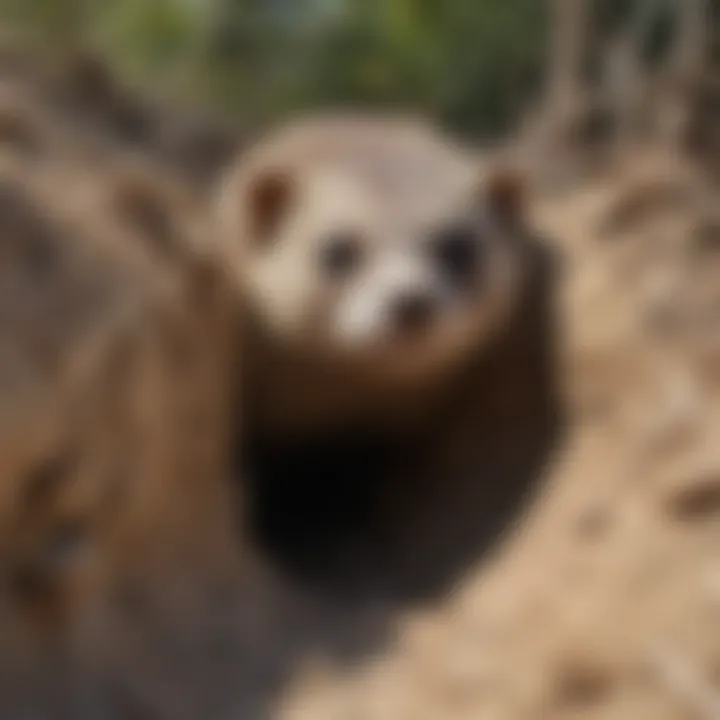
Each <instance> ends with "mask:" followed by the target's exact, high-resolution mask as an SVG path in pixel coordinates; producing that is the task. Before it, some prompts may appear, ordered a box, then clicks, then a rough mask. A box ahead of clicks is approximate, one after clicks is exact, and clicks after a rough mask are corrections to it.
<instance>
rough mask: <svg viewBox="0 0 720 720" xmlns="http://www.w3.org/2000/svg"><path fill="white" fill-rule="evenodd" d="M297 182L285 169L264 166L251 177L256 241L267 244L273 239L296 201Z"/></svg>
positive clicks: (252, 228) (252, 235)
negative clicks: (265, 168) (294, 198)
mask: <svg viewBox="0 0 720 720" xmlns="http://www.w3.org/2000/svg"><path fill="white" fill-rule="evenodd" d="M294 190H295V187H294V182H293V178H292V176H291V174H290V173H289V172H288V171H287V170H284V169H281V168H274V169H271V170H264V171H261V172H260V173H258V174H257V175H255V176H254V177H252V178H250V180H249V182H248V186H247V196H246V203H247V204H246V212H247V221H248V232H249V234H250V238H251V240H252V242H253V243H254V244H255V245H256V246H258V245H265V244H267V243H269V242H271V241H272V239H273V237H274V236H275V235H276V233H277V231H278V228H279V226H280V223H281V222H282V220H283V218H284V217H285V214H286V213H287V210H288V208H289V206H290V203H291V202H292V199H293V195H294Z"/></svg>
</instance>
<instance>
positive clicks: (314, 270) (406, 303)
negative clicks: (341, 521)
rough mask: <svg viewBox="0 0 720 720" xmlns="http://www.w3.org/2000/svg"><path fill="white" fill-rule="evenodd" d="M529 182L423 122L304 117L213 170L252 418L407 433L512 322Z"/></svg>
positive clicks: (300, 430) (314, 428)
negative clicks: (218, 180)
mask: <svg viewBox="0 0 720 720" xmlns="http://www.w3.org/2000/svg"><path fill="white" fill-rule="evenodd" d="M522 206H523V187H522V182H521V179H520V178H519V176H518V175H517V173H514V172H513V171H511V170H510V169H507V168H490V167H488V166H487V164H484V163H483V162H482V161H479V160H478V159H477V158H476V157H474V155H473V154H472V153H470V152H468V151H467V150H466V149H465V148H463V147H461V146H460V145H459V144H457V143H454V142H452V141H451V140H450V139H448V138H447V137H445V136H444V135H443V134H441V133H440V132H439V131H438V130H436V129H435V128H433V127H432V126H430V125H428V124H425V123H423V122H421V121H419V120H415V119H407V118H399V117H384V116H379V115H353V116H351V115H346V116H340V115H332V116H323V117H315V118H312V119H305V120H301V121H298V122H296V123H294V124H290V125H289V126H287V127H285V128H282V129H280V130H279V131H278V132H276V133H274V134H271V135H270V136H269V137H268V138H267V139H266V140H265V141H263V142H261V143H259V144H258V145H257V146H256V147H255V148H254V149H253V150H252V151H251V152H250V153H249V154H248V155H247V156H245V157H243V158H241V160H240V162H239V163H238V165H237V166H236V167H234V168H232V169H231V170H230V172H229V173H228V174H227V176H226V177H225V178H224V180H223V185H222V188H221V191H220V217H221V223H222V237H223V244H224V248H225V251H226V252H227V253H228V257H229V258H230V263H231V265H232V273H233V277H234V278H235V281H236V283H237V287H238V288H239V290H240V291H241V295H242V305H243V308H244V318H245V320H244V322H245V329H244V332H245V337H246V341H245V344H244V346H243V347H244V364H245V370H244V374H245V375H247V378H246V382H244V383H242V386H243V388H244V389H245V391H246V392H247V393H248V394H249V398H250V397H251V400H250V399H248V403H249V404H250V406H251V407H252V410H251V416H252V419H251V420H248V422H249V423H251V425H253V427H254V428H255V429H260V428H262V432H263V434H265V433H266V432H267V433H269V434H271V435H272V436H274V437H281V436H282V437H318V436H320V435H322V434H324V433H327V432H328V431H333V432H336V431H343V430H347V431H348V432H352V431H359V430H372V431H378V430H382V432H385V431H387V432H388V433H397V432H400V433H403V432H406V431H409V430H410V428H412V427H413V426H415V425H417V423H419V422H422V420H423V419H426V418H427V417H428V413H431V411H432V407H433V403H435V402H436V401H437V400H438V398H439V397H441V396H442V394H443V389H444V388H445V387H446V386H447V383H448V378H449V377H450V376H451V375H452V374H453V373H455V372H457V371H458V370H459V369H460V368H461V367H462V366H463V364H464V363H466V362H467V361H468V360H469V359H470V358H472V357H474V356H476V355H477V354H478V353H482V352H483V348H484V347H486V346H487V345H488V344H489V343H492V338H493V337H494V336H495V335H496V334H497V332H498V330H499V329H501V328H502V327H503V324H504V323H505V322H506V320H505V318H507V316H508V313H509V312H510V311H511V309H512V306H513V301H514V299H515V298H516V297H517V294H518V286H519V284H520V282H521V275H522V252H521V250H520V247H519V244H518V242H517V237H518V235H519V233H520V232H521V225H522Z"/></svg>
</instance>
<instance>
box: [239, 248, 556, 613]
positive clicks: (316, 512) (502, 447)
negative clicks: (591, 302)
mask: <svg viewBox="0 0 720 720" xmlns="http://www.w3.org/2000/svg"><path fill="white" fill-rule="evenodd" d="M535 250H536V251H537V257H536V258H535V259H537V260H538V264H537V267H536V268H535V269H536V270H537V272H536V274H535V275H534V276H532V281H531V282H529V283H528V287H527V296H526V298H525V299H524V301H523V302H522V303H521V305H520V310H519V312H518V315H517V322H516V323H514V324H513V325H512V326H511V327H510V328H509V331H508V333H507V334H506V336H505V339H504V340H502V341H501V342H499V343H498V344H497V347H496V348H495V349H494V351H493V352H492V353H489V354H488V356H487V357H483V358H482V359H481V363H482V364H481V365H480V366H479V367H476V366H473V367H472V368H470V369H469V372H471V373H472V375H471V376H470V377H471V382H470V384H468V381H467V378H465V380H463V381H461V382H460V385H459V388H458V390H459V394H458V395H457V396H453V398H451V399H450V401H449V403H448V405H447V407H444V408H443V410H444V411H445V412H440V413H439V414H435V415H436V416H434V417H433V421H432V425H433V428H431V429H429V430H428V435H427V437H413V438H412V440H410V441H398V440H397V439H395V440H394V441H392V440H390V439H388V438H387V437H386V436H378V435H373V434H369V433H368V432H355V433H347V434H339V433H333V434H331V435H328V436H324V437H322V438H321V439H319V440H315V441H313V442H309V441H307V440H305V441H303V439H301V438H295V439H294V440H292V441H289V442H286V441H282V440H281V439H279V438H277V437H272V438H267V437H257V436H253V435H252V433H251V434H250V436H249V437H248V436H243V438H242V442H238V447H240V446H242V450H241V452H240V453H239V454H240V455H242V458H239V457H238V458H236V462H235V468H236V470H237V477H238V478H239V481H238V482H239V494H240V496H241V504H242V506H243V507H244V509H245V512H243V518H244V521H245V522H247V523H249V525H250V527H249V531H250V539H251V542H252V543H253V544H254V545H255V546H256V547H258V548H259V549H260V550H261V552H262V554H263V555H264V556H265V557H266V558H267V560H268V561H269V562H270V563H271V564H272V565H274V566H275V567H277V568H279V569H280V571H281V572H282V573H283V574H284V575H285V576H287V577H291V578H292V579H294V580H295V581H299V582H300V583H301V584H303V585H310V586H311V587H312V589H313V590H315V591H318V590H319V591H320V592H321V594H323V595H326V594H327V593H328V592H329V593H330V594H332V595H335V594H336V593H340V594H341V595H345V596H349V597H351V598H353V599H356V600H360V601H362V600H365V599H368V598H376V599H392V600H400V601H402V602H406V601H415V600H419V601H423V600H432V599H433V598H438V597H440V596H442V595H444V594H445V593H446V592H448V591H450V590H451V589H452V587H453V586H454V584H455V583H456V582H457V581H458V580H459V579H460V577H461V576H462V575H463V574H465V573H466V572H467V571H468V569H469V568H470V567H471V566H473V565H474V564H475V563H476V562H477V561H478V560H480V559H481V558H482V557H483V556H484V554H485V553H486V552H487V551H491V550H492V549H493V548H494V547H496V546H497V544H498V543H499V542H502V540H503V538H504V536H505V534H506V533H507V532H508V531H511V530H512V528H513V527H515V525H516V524H517V521H518V519H519V517H520V515H521V514H522V513H523V511H524V508H526V507H527V503H528V501H531V497H532V493H533V491H534V489H535V488H536V487H537V482H538V480H540V478H541V476H542V473H543V470H544V468H545V466H546V463H547V461H548V459H549V458H550V456H551V454H552V452H553V449H554V448H556V447H557V445H558V442H559V441H560V438H561V437H562V435H563V426H564V423H563V412H562V408H561V403H560V402H559V394H558V390H557V385H556V369H557V363H556V362H555V353H554V349H555V347H556V346H557V345H556V340H555V337H556V330H557V326H556V323H555V317H554V312H553V307H554V306H553V303H552V302H551V298H552V292H551V289H552V288H553V287H555V281H554V280H555V277H556V272H557V266H556V263H554V262H553V260H554V256H552V255H550V254H549V253H547V252H546V251H545V250H543V249H542V248H540V247H536V248H535ZM468 392H469V393H470V402H471V403H472V404H473V407H475V405H476V404H477V405H478V408H477V409H478V412H477V413H473V420H472V423H473V426H472V428H471V429H469V428H467V427H466V428H465V430H466V431H467V430H469V432H471V433H472V436H471V437H472V440H471V442H470V444H469V447H467V446H466V447H465V449H464V450H462V451H461V453H462V456H459V457H457V458H452V457H446V458H445V460H442V455H440V456H438V457H437V458H436V457H435V455H434V451H433V445H434V444H435V437H436V434H437V432H438V431H440V432H442V431H443V429H444V428H446V427H448V426H449V424H450V426H451V425H452V423H453V420H454V416H455V415H456V414H457V410H456V408H457V406H458V402H460V404H462V403H464V402H467V400H468V398H467V397H466V396H467V395H468ZM246 410H247V408H246ZM244 420H245V421H244V422H240V423H239V427H244V428H252V427H253V422H252V420H253V418H252V417H249V418H248V417H247V416H245V418H244ZM455 460H459V461H460V463H461V466H462V467H464V468H465V469H458V467H456V465H457V463H455ZM448 462H450V463H454V465H453V467H449V466H448ZM247 510H249V512H247ZM245 529H248V528H247V527H245Z"/></svg>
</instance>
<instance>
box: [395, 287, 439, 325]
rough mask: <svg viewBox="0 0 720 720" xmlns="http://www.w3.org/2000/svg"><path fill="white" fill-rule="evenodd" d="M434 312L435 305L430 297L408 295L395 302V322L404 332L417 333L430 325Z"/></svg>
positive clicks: (401, 296)
mask: <svg viewBox="0 0 720 720" xmlns="http://www.w3.org/2000/svg"><path fill="white" fill-rule="evenodd" d="M434 310H435V303H434V302H433V299H432V298H431V297H430V296H429V295H427V294H423V293H419V292H418V293H407V294H404V295H400V296H399V297H398V298H396V299H395V301H394V302H393V306H392V315H393V321H394V323H395V325H396V327H397V328H398V329H399V330H401V331H402V332H416V331H418V330H422V329H423V328H424V327H426V326H427V325H429V324H430V321H431V320H432V316H433V312H434Z"/></svg>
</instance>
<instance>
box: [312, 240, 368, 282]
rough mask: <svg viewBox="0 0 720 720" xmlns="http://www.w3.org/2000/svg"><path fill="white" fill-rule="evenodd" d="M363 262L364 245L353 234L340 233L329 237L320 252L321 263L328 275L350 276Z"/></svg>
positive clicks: (335, 276) (337, 276)
mask: <svg viewBox="0 0 720 720" xmlns="http://www.w3.org/2000/svg"><path fill="white" fill-rule="evenodd" d="M361 260H362V244H361V239H360V237H359V236H358V235H356V234H355V233H353V232H349V231H346V232H338V233H334V234H333V235H331V236H330V237H328V238H327V239H326V240H325V242H324V244H323V246H322V248H321V251H320V263H321V265H322V268H323V270H324V271H325V273H326V274H327V275H329V276H330V277H332V278H342V277H347V276H348V275H350V274H351V273H352V272H353V271H354V270H355V269H356V268H357V267H358V265H359V264H360V262H361Z"/></svg>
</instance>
